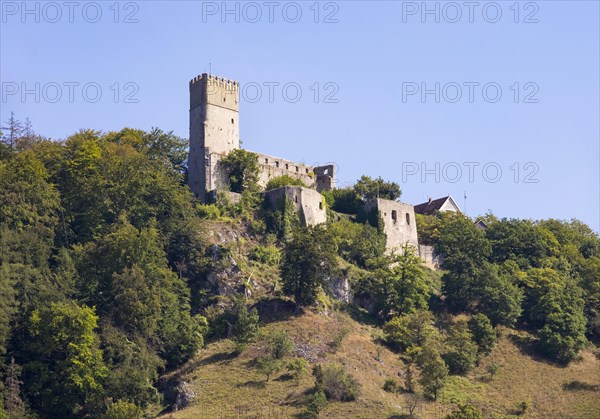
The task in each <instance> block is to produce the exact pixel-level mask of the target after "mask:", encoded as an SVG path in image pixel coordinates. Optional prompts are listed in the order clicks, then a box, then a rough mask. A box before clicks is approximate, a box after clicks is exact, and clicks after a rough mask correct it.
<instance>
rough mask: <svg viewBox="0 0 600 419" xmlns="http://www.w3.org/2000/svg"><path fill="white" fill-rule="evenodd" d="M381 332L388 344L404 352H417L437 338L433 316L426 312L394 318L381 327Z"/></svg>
mask: <svg viewBox="0 0 600 419" xmlns="http://www.w3.org/2000/svg"><path fill="white" fill-rule="evenodd" d="M383 332H384V333H385V340H386V341H387V342H388V343H389V344H391V345H392V346H394V347H396V348H399V349H401V350H404V351H410V350H415V349H416V350H419V349H420V348H422V347H423V346H425V343H426V342H427V341H430V342H435V341H436V340H437V338H438V335H437V329H436V328H435V327H434V326H433V314H431V312H430V311H427V310H421V311H416V312H414V313H409V314H402V315H400V316H396V317H394V318H393V319H391V320H390V321H389V322H387V323H386V324H385V325H384V326H383Z"/></svg>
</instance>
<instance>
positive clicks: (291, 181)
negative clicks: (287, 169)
mask: <svg viewBox="0 0 600 419" xmlns="http://www.w3.org/2000/svg"><path fill="white" fill-rule="evenodd" d="M283 186H306V185H305V184H304V182H302V181H301V180H300V179H297V178H295V177H292V176H289V175H282V176H277V177H274V178H273V179H271V180H269V182H267V186H265V190H266V191H270V190H271V189H277V188H281V187H283Z"/></svg>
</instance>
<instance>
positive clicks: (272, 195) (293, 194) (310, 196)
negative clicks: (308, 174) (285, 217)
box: [265, 186, 327, 226]
mask: <svg viewBox="0 0 600 419" xmlns="http://www.w3.org/2000/svg"><path fill="white" fill-rule="evenodd" d="M265 196H266V198H267V199H268V201H269V203H270V205H271V207H272V208H273V209H279V206H280V205H281V204H282V203H283V202H285V201H284V199H285V200H287V201H289V202H291V203H292V204H293V205H294V208H296V210H297V211H298V212H299V214H300V221H301V222H302V224H303V225H305V226H311V225H317V224H321V223H324V222H326V221H327V211H326V209H325V204H324V199H323V195H321V194H320V193H319V192H317V191H315V190H314V189H309V188H304V187H302V186H283V187H281V188H277V189H272V190H270V191H267V192H265Z"/></svg>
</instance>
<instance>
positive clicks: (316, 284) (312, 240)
mask: <svg viewBox="0 0 600 419" xmlns="http://www.w3.org/2000/svg"><path fill="white" fill-rule="evenodd" d="M335 269H336V262H335V246H334V245H333V244H332V243H331V241H330V240H329V239H328V237H327V235H326V234H325V230H324V229H322V228H321V227H319V226H317V227H307V228H301V229H298V230H296V232H295V233H294V236H293V237H292V239H291V240H290V242H289V243H288V244H287V245H286V246H285V248H284V252H283V257H282V260H281V279H282V281H283V292H284V293H285V294H286V295H293V296H294V299H295V300H296V304H299V305H302V306H306V305H312V304H314V303H315V302H316V300H317V295H318V292H319V288H320V287H321V286H323V285H324V283H325V281H326V280H327V279H328V278H329V277H330V276H331V275H332V274H333V273H334V272H335Z"/></svg>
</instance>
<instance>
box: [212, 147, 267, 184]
mask: <svg viewBox="0 0 600 419" xmlns="http://www.w3.org/2000/svg"><path fill="white" fill-rule="evenodd" d="M220 164H221V165H222V166H223V168H224V169H225V171H226V173H227V175H228V177H229V187H230V190H231V192H237V193H242V192H243V191H245V190H249V191H256V190H257V189H258V174H259V170H260V169H259V167H258V155H257V154H256V153H252V152H250V151H246V150H244V149H241V148H237V149H235V150H232V151H231V152H230V153H229V154H227V156H225V157H223V158H222V159H221V161H220Z"/></svg>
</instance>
